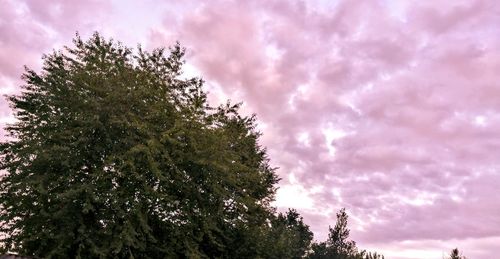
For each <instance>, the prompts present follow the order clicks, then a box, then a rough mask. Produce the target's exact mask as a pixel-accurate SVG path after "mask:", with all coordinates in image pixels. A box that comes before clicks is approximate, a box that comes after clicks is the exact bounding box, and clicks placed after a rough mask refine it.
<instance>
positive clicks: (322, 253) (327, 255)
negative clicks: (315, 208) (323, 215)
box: [308, 209, 384, 259]
mask: <svg viewBox="0 0 500 259" xmlns="http://www.w3.org/2000/svg"><path fill="white" fill-rule="evenodd" d="M347 219H348V215H347V213H346V212H345V209H341V210H340V211H339V212H338V213H337V222H336V223H335V226H334V227H333V228H331V227H329V233H328V239H327V240H326V242H320V243H314V244H313V245H312V249H311V250H312V251H311V253H310V254H309V255H308V258H310V259H383V258H384V257H383V256H382V255H379V254H377V253H369V252H366V251H365V250H362V251H358V248H357V247H356V242H354V241H352V240H349V232H350V231H349V229H348V228H347Z"/></svg>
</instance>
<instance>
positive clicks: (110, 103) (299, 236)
mask: <svg viewBox="0 0 500 259" xmlns="http://www.w3.org/2000/svg"><path fill="white" fill-rule="evenodd" d="M73 43H74V46H71V47H65V48H64V49H61V50H57V51H53V52H52V53H50V54H48V55H45V56H43V68H42V71H41V72H36V71H34V70H32V69H29V68H26V71H25V73H24V74H23V76H22V79H23V82H24V85H23V86H22V92H21V93H20V94H17V95H12V96H8V100H9V102H10V105H11V108H12V109H13V110H14V112H15V117H16V122H15V123H13V124H11V125H8V126H7V127H6V130H7V132H8V133H9V135H10V138H9V139H8V140H5V141H4V142H3V143H1V144H0V170H2V171H4V172H6V173H5V174H4V175H3V176H1V179H0V253H6V252H16V253H18V254H21V255H26V256H35V257H41V258H311V259H319V258H325V259H326V258H333V259H337V258H338V259H381V258H384V257H383V256H382V255H380V254H378V253H376V252H368V251H366V250H362V249H359V248H358V247H357V246H356V243H355V242H354V241H352V240H350V238H349V229H348V226H347V221H348V215H347V213H346V211H345V209H342V210H340V211H339V212H338V213H337V220H336V222H335V224H334V226H333V227H329V234H328V238H327V240H326V241H324V242H314V241H313V233H312V232H311V231H310V229H309V226H307V225H306V224H305V223H304V222H303V219H302V217H301V216H300V215H299V213H298V212H297V211H296V210H294V209H290V210H289V211H288V212H286V213H278V212H277V211H276V209H275V208H273V207H272V206H271V205H270V203H271V201H272V200H273V197H274V194H275V192H276V188H277V187H276V184H277V183H278V182H279V178H278V176H277V174H276V169H275V168H273V167H272V166H271V165H270V162H269V158H268V156H267V153H266V149H265V148H264V147H262V146H260V145H259V144H258V139H259V136H260V133H259V132H258V131H257V130H256V118H255V116H243V115H241V114H240V113H239V111H238V108H239V106H240V105H239V104H232V103H230V102H228V103H226V104H223V105H220V106H216V107H213V106H210V105H209V104H208V102H207V94H206V93H205V92H204V91H203V90H202V86H203V81H202V80H201V79H199V78H190V79H185V78H184V77H183V76H182V65H183V63H184V59H183V57H184V54H185V50H184V49H183V48H182V47H181V46H180V45H179V44H176V45H174V46H172V47H170V48H168V49H165V48H160V49H155V50H153V51H151V52H148V51H144V50H143V49H141V48H140V47H139V48H138V50H137V51H132V49H130V48H128V47H125V46H123V45H122V44H121V43H118V42H114V41H113V40H106V39H104V38H103V37H102V36H100V35H99V34H97V33H96V34H94V35H93V36H92V37H91V38H90V39H88V40H86V41H84V40H82V39H81V38H80V37H79V36H78V35H77V36H76V38H75V39H74V40H73ZM453 251H454V252H452V254H451V255H450V256H451V257H450V258H453V259H456V258H461V255H459V252H458V250H456V253H455V250H453ZM453 256H454V257H453Z"/></svg>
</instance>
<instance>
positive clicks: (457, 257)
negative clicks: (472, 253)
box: [449, 248, 467, 259]
mask: <svg viewBox="0 0 500 259" xmlns="http://www.w3.org/2000/svg"><path fill="white" fill-rule="evenodd" d="M449 258H450V259H467V258H466V257H465V256H463V255H462V253H460V251H458V248H455V249H453V250H451V253H450V257H449Z"/></svg>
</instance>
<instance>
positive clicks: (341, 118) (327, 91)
mask: <svg viewBox="0 0 500 259" xmlns="http://www.w3.org/2000/svg"><path fill="white" fill-rule="evenodd" d="M159 2H160V1H152V0H144V1H121V0H110V1H97V0H95V1H80V0H68V1H66V0H55V1H47V0H0V93H1V94H12V93H15V92H16V91H17V89H18V85H19V84H20V80H19V78H20V75H21V73H22V66H23V65H28V66H30V67H34V68H37V67H39V66H40V57H41V55H42V53H47V52H48V51H51V50H52V49H54V48H60V47H61V46H62V45H65V44H68V43H69V42H70V40H71V38H72V37H73V36H74V34H75V32H76V31H79V32H80V34H81V35H83V36H84V37H87V36H89V35H90V34H91V33H92V32H93V31H99V32H101V33H102V34H103V35H104V36H106V37H114V38H115V39H117V40H121V41H123V42H124V43H125V44H127V45H129V46H132V47H134V46H136V44H137V43H141V44H143V45H144V46H146V48H153V47H157V46H169V45H171V44H173V43H174V42H175V41H177V40H178V41H180V42H181V44H182V45H184V46H185V47H187V50H188V55H187V62H188V64H187V72H186V74H187V75H199V76H202V77H203V78H204V79H205V80H206V81H207V85H206V87H207V90H209V91H210V93H211V94H210V99H211V100H212V101H213V102H214V103H215V102H218V101H223V100H225V99H226V98H230V99H232V100H235V101H243V102H244V112H246V113H256V114H257V115H258V118H259V128H260V129H261V130H262V132H263V133H264V135H263V138H262V139H261V142H262V144H263V145H265V146H267V147H268V151H269V156H270V158H271V162H272V164H273V165H274V166H278V167H280V169H279V170H278V173H279V175H280V177H282V178H283V180H282V182H281V184H280V190H279V191H278V195H277V201H276V203H275V205H276V206H278V207H279V208H280V209H285V208H287V207H294V208H297V209H298V210H299V212H300V213H301V214H302V215H303V216H304V217H305V220H306V222H307V223H308V224H309V225H311V228H312V230H313V231H314V232H315V234H316V239H318V240H323V239H324V238H325V235H326V231H327V229H328V225H332V224H334V222H335V212H336V211H337V210H338V209H340V208H341V207H346V208H347V211H348V213H349V214H350V216H351V221H350V226H351V233H352V237H353V239H354V240H356V241H357V242H358V244H359V247H361V248H368V249H374V250H377V251H379V252H383V253H384V254H385V255H386V258H389V259H390V258H395V259H403V258H405V259H410V258H415V259H416V258H419V259H420V258H429V259H438V258H442V255H443V253H449V251H450V250H451V249H452V248H454V247H457V246H458V247H459V248H460V249H461V250H463V251H464V254H465V255H467V256H468V257H469V258H476V259H491V258H495V256H496V255H497V254H498V253H497V249H498V248H499V247H500V200H499V198H498V193H499V192H498V191H499V186H500V172H499V171H498V170H499V168H500V158H499V157H500V113H499V112H500V52H499V49H498V47H499V46H500V2H498V1H495V0H491V1H486V0H484V1H481V0H477V1H472V0H467V1H465V0H464V1H461V0H453V1H451V0H450V1H444V0H439V1H436V0H434V1H400V0H394V1H389V0H386V1H383V0H380V1H376V0H369V1H368V0H367V1H361V0H349V1H347V0H346V1H336V0H314V1H294V0H292V1H285V0H265V1H264V0H262V1H238V2H236V1H229V0H227V1H222V0H220V1H219V0H211V1H197V0H186V1H161V2H162V3H161V4H160V3H159ZM9 121H12V115H11V110H10V109H9V107H8V104H7V103H6V102H5V100H3V99H2V100H1V101H0V124H1V125H5V123H7V122H9ZM1 134H3V131H2V132H1Z"/></svg>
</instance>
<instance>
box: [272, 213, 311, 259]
mask: <svg viewBox="0 0 500 259" xmlns="http://www.w3.org/2000/svg"><path fill="white" fill-rule="evenodd" d="M263 233H264V237H263V238H265V240H266V243H267V245H268V247H267V248H264V249H262V250H263V251H267V253H266V254H265V256H263V257H264V258H290V259H294V258H302V257H304V256H305V254H306V252H307V251H308V250H309V247H310V245H311V241H312V239H313V233H312V232H311V231H310V230H309V226H307V225H306V224H305V223H304V222H303V221H302V217H300V215H299V214H298V213H297V211H295V210H289V211H288V212H287V213H286V214H283V213H280V214H278V216H277V217H276V218H274V219H272V220H271V225H270V227H269V228H268V229H267V230H266V231H263Z"/></svg>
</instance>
